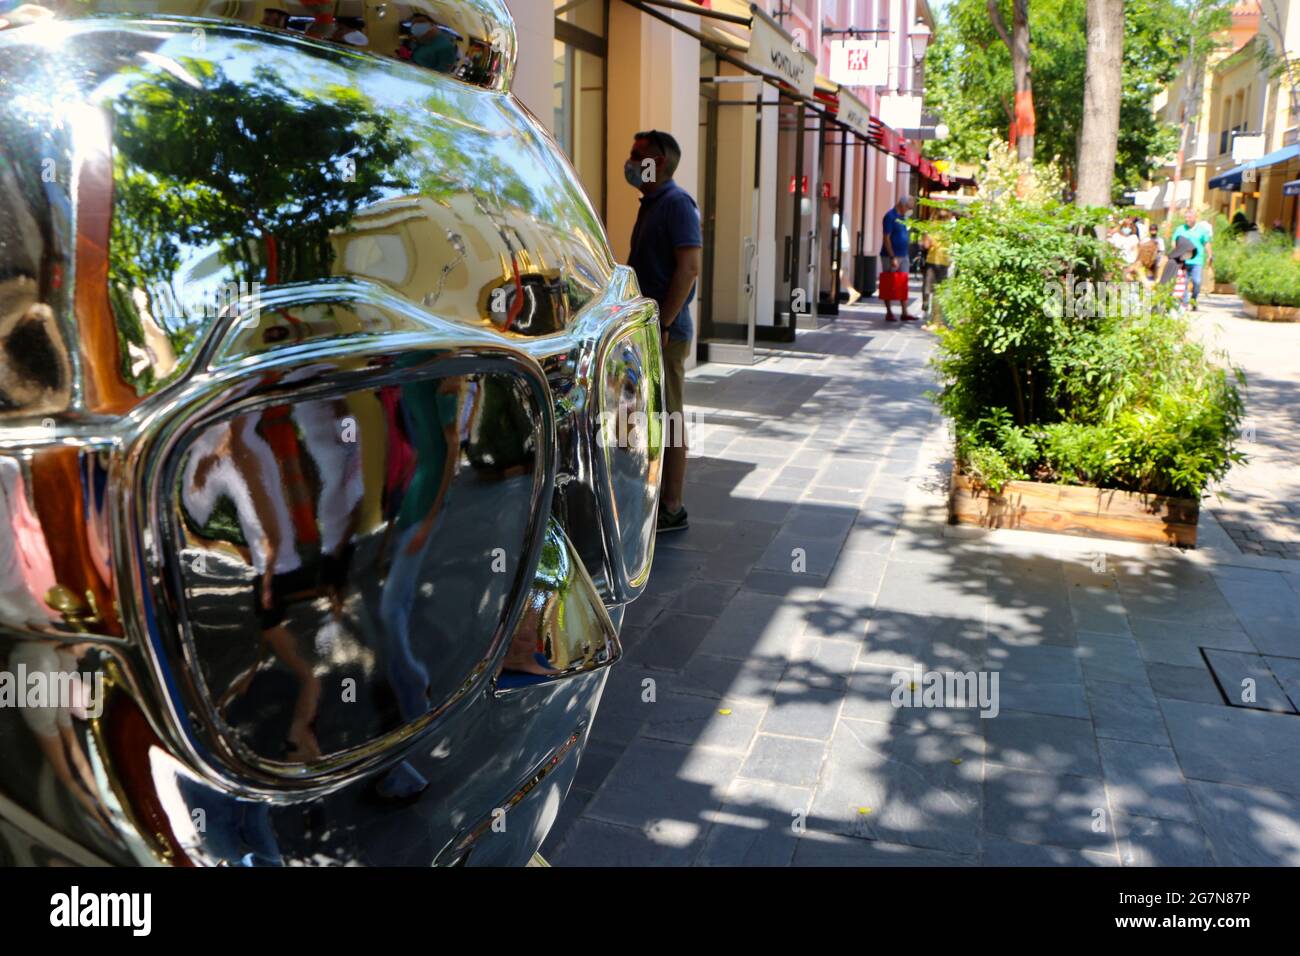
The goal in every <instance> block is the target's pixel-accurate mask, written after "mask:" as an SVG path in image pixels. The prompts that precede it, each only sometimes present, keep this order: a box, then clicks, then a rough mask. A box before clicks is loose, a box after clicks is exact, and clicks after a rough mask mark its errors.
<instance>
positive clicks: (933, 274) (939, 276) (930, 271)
mask: <svg viewBox="0 0 1300 956" xmlns="http://www.w3.org/2000/svg"><path fill="white" fill-rule="evenodd" d="M935 218H937V219H938V220H939V221H940V222H946V221H947V220H949V219H951V218H952V213H950V212H949V211H948V210H947V209H940V210H939V211H938V213H937V215H936V217H935ZM921 248H922V249H924V250H925V282H924V284H923V285H922V286H921V311H922V312H923V313H924V314H925V317H926V318H927V319H928V318H930V301H931V298H932V296H933V295H934V288H935V286H937V285H938V284H939V283H940V282H942V281H943V280H944V279H946V278H948V266H949V264H950V263H951V261H952V260H951V259H949V258H948V249H947V248H946V246H945V245H944V239H943V237H942V236H937V235H932V234H930V233H926V235H924V236H922V237H921ZM936 318H937V316H936Z"/></svg>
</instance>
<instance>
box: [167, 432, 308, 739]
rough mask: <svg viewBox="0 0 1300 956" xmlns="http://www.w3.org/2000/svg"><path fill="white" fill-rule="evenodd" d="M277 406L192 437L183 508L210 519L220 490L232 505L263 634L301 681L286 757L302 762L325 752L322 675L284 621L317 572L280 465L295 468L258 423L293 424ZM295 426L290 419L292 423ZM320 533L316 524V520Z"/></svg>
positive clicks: (235, 690) (200, 520)
mask: <svg viewBox="0 0 1300 956" xmlns="http://www.w3.org/2000/svg"><path fill="white" fill-rule="evenodd" d="M275 411H276V410H274V409H268V410H267V411H265V412H262V413H255V414H250V415H242V416H240V417H239V418H237V419H235V420H234V421H233V422H230V423H228V424H222V425H216V426H213V427H211V428H208V429H206V430H205V431H204V432H203V433H202V434H201V435H200V436H199V437H198V439H196V440H195V442H194V445H193V446H192V448H191V453H190V457H189V461H188V462H187V464H186V469H185V477H184V492H183V497H184V501H185V509H186V511H187V513H188V514H189V516H190V517H191V519H192V520H193V521H195V522H196V523H197V524H200V525H202V524H206V523H207V521H208V519H209V518H210V517H211V515H212V512H213V509H214V508H215V507H216V505H217V502H218V501H219V500H220V499H221V498H222V497H228V498H229V499H230V500H231V501H232V502H233V504H234V506H235V511H236V514H237V515H238V519H239V527H240V531H241V532H242V534H243V536H244V540H245V541H246V542H247V543H248V548H249V552H250V554H249V557H250V560H251V561H252V564H253V568H254V570H255V572H256V578H255V580H254V586H253V605H254V611H255V614H256V615H257V620H258V623H259V624H260V625H261V628H262V640H263V641H265V642H266V643H267V645H269V646H270V648H271V651H272V652H273V653H274V654H275V656H276V657H277V658H278V659H279V660H280V662H281V663H282V664H284V666H285V667H287V668H288V669H289V671H290V673H292V674H293V676H294V678H295V679H296V680H297V682H298V696H297V699H296V701H295V703H294V712H293V719H292V721H291V723H290V726H289V732H288V734H287V739H286V747H285V757H286V759H288V760H291V761H295V762H299V761H305V760H311V759H314V758H316V757H319V756H320V746H319V744H318V743H317V740H316V734H315V731H314V730H313V729H312V727H313V724H314V722H315V719H316V710H317V705H318V703H319V701H320V694H321V688H320V680H319V678H317V677H316V675H315V673H314V672H313V670H312V667H311V664H310V662H309V661H307V660H306V659H304V657H303V656H302V654H301V653H300V652H299V650H298V648H297V645H296V643H295V642H294V638H293V634H292V633H291V632H290V630H289V629H288V628H287V627H286V626H285V624H284V620H285V612H286V605H287V604H288V602H289V600H290V598H292V597H293V596H295V595H297V594H299V593H300V592H302V591H306V590H310V589H312V588H313V587H314V584H315V582H314V579H313V578H312V576H311V574H310V573H309V571H308V570H307V569H306V568H305V567H304V566H303V562H302V558H301V556H300V555H299V554H298V550H297V547H296V546H295V545H296V541H297V537H298V535H297V534H296V533H295V532H296V530H297V529H300V528H303V527H304V526H305V519H304V518H303V516H299V518H298V520H295V516H294V515H293V514H292V513H291V512H290V508H289V504H288V500H289V499H290V498H291V497H292V492H291V489H290V488H289V487H287V486H288V485H291V484H293V479H292V478H290V477H289V476H282V474H281V466H282V465H283V466H285V467H286V468H287V469H288V470H292V466H293V464H294V463H295V461H296V459H295V460H294V461H284V460H283V457H284V456H283V455H280V456H279V459H280V460H278V458H277V453H276V452H275V451H273V450H272V446H271V444H270V443H269V442H268V441H267V439H266V438H264V437H263V436H262V435H261V434H259V433H258V427H257V426H258V424H259V422H261V423H263V424H264V425H267V426H268V427H272V428H274V427H278V426H279V425H284V424H288V423H287V422H279V421H278V419H274V418H271V419H270V420H267V421H264V420H266V419H268V417H269V416H270V415H271V413H273V412H275ZM288 427H289V428H290V429H291V428H292V425H289V426H288ZM311 529H312V534H313V535H314V534H315V523H314V521H313V522H312V523H311ZM254 673H255V670H253V669H250V670H249V671H248V673H247V674H246V675H245V678H244V679H242V680H241V681H240V682H239V683H238V684H237V685H236V686H235V687H232V688H231V690H230V691H228V692H227V694H225V695H223V701H222V702H223V703H227V702H228V701H229V700H230V699H233V698H234V697H236V696H238V695H239V694H242V693H243V692H244V691H245V690H246V689H247V686H248V684H249V683H250V682H251V681H252V678H253V676H254Z"/></svg>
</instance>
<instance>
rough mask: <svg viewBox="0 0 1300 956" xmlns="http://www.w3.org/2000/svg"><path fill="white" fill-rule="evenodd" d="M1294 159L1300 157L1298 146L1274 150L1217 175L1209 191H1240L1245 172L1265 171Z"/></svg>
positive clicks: (1210, 184) (1299, 147)
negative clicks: (1249, 170) (1251, 170)
mask: <svg viewBox="0 0 1300 956" xmlns="http://www.w3.org/2000/svg"><path fill="white" fill-rule="evenodd" d="M1296 157H1300V144H1297V145H1295V146H1283V147H1282V148H1281V149H1275V150H1273V152H1271V153H1266V154H1265V155H1263V156H1261V157H1260V158H1259V159H1252V160H1250V162H1247V163H1242V164H1241V165H1240V166H1234V167H1232V169H1228V170H1225V171H1223V172H1221V173H1219V175H1217V176H1215V177H1213V178H1212V179H1211V180H1210V182H1209V187H1210V188H1211V189H1223V190H1226V191H1228V192H1237V191H1239V190H1240V189H1241V178H1242V174H1243V173H1244V172H1245V171H1246V170H1248V169H1267V168H1268V167H1269V166H1276V165H1278V164H1279V163H1285V162H1289V161H1290V160H1293V159H1295V158H1296Z"/></svg>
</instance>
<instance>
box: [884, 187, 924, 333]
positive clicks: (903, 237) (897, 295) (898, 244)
mask: <svg viewBox="0 0 1300 956" xmlns="http://www.w3.org/2000/svg"><path fill="white" fill-rule="evenodd" d="M914 205H915V202H914V201H913V199H912V197H911V196H900V197H899V198H898V202H896V203H894V208H893V209H891V210H889V212H887V213H885V218H884V220H883V222H882V225H883V226H884V240H883V241H882V243H881V246H880V278H881V290H880V298H881V299H882V300H883V301H884V303H885V321H886V322H894V321H896V320H895V319H894V310H893V307H892V303H893V302H895V301H901V302H902V303H903V321H904V322H910V321H912V320H913V319H914V318H915V316H913V315H909V314H908V311H907V292H908V289H907V274H908V273H909V272H910V271H911V268H910V266H911V264H910V262H909V261H908V256H907V254H908V249H909V247H908V234H907V215H908V213H910V212H911V211H912V207H913V206H914ZM900 272H901V273H902V278H901V279H900V278H898V277H897V276H896V275H895V276H892V277H889V278H886V275H887V274H888V273H895V274H897V273H900Z"/></svg>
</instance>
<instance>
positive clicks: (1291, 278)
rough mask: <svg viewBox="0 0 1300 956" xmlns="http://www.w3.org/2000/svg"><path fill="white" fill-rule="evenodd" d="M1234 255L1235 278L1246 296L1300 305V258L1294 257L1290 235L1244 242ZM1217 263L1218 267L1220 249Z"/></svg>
mask: <svg viewBox="0 0 1300 956" xmlns="http://www.w3.org/2000/svg"><path fill="white" fill-rule="evenodd" d="M1234 255H1235V257H1236V258H1235V259H1234V261H1233V264H1232V266H1231V269H1232V275H1233V279H1232V281H1233V282H1234V283H1235V284H1236V286H1237V294H1238V295H1240V296H1241V297H1242V298H1243V299H1245V300H1246V301H1248V302H1254V303H1255V304H1256V305H1300V262H1296V261H1295V260H1294V259H1293V258H1292V257H1291V241H1290V239H1289V237H1286V236H1281V237H1278V238H1272V237H1270V238H1269V239H1266V240H1262V241H1260V242H1258V243H1254V244H1250V243H1243V244H1242V245H1241V247H1240V248H1239V249H1237V250H1235V251H1234ZM1214 263H1215V268H1216V270H1217V269H1218V263H1219V253H1218V250H1217V249H1216V250H1215V253H1214ZM1217 274H1220V273H1218V272H1217V271H1216V275H1217Z"/></svg>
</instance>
